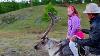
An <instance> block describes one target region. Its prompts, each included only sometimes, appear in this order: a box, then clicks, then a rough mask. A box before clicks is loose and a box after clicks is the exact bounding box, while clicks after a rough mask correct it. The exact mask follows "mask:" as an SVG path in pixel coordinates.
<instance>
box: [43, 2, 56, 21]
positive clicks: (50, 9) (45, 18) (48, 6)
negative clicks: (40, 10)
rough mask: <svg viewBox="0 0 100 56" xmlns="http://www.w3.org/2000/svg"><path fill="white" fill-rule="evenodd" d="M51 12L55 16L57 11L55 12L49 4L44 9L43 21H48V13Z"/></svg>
mask: <svg viewBox="0 0 100 56" xmlns="http://www.w3.org/2000/svg"><path fill="white" fill-rule="evenodd" d="M49 12H51V13H53V14H54V15H57V11H56V10H55V8H54V7H53V5H52V4H51V3H49V4H48V5H47V6H46V7H45V13H44V15H43V17H42V20H43V21H49V16H48V13H49Z"/></svg>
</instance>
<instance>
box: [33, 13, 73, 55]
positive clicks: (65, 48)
mask: <svg viewBox="0 0 100 56" xmlns="http://www.w3.org/2000/svg"><path fill="white" fill-rule="evenodd" d="M48 15H49V16H50V18H51V23H50V25H49V26H48V29H47V30H46V31H45V32H44V34H43V35H42V36H41V41H40V42H38V43H37V45H35V46H34V48H35V49H36V50H42V49H45V50H47V51H48V53H49V56H73V53H72V51H71V50H70V48H69V40H64V41H57V40H54V39H50V38H49V37H47V34H48V33H49V32H50V30H51V29H52V28H53V26H54V25H55V23H57V21H58V20H59V19H60V18H59V17H57V16H55V15H53V13H48ZM60 43H63V44H60Z"/></svg>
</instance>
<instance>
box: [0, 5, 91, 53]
mask: <svg viewBox="0 0 100 56" xmlns="http://www.w3.org/2000/svg"><path fill="white" fill-rule="evenodd" d="M75 6H76V8H77V10H78V12H79V15H80V18H81V25H82V28H89V23H88V20H87V16H86V15H85V14H83V13H82V12H83V10H84V9H85V4H78V5H75ZM54 8H55V9H56V10H57V11H58V16H60V17H62V19H61V20H60V21H59V22H58V23H57V24H56V26H55V27H54V28H53V30H52V31H51V32H50V33H49V35H48V36H50V37H52V38H56V39H64V38H65V37H66V32H67V11H66V10H67V8H66V7H59V6H54ZM44 12H45V6H44V5H42V6H34V7H32V8H25V9H21V10H18V11H13V12H9V13H11V14H14V15H17V16H20V17H24V16H26V17H25V19H20V18H19V20H17V21H15V22H14V23H12V24H3V25H1V26H0V53H2V52H3V51H4V50H5V49H6V48H10V47H14V48H18V49H22V50H25V49H31V48H33V46H32V45H34V43H35V42H36V41H37V40H38V38H37V35H38V33H41V32H44V31H45V29H46V28H47V26H48V24H49V22H42V21H39V19H40V18H41V16H42V15H43V13H44ZM9 13H6V14H9ZM3 15H5V14H2V16H3ZM37 19H38V20H37Z"/></svg>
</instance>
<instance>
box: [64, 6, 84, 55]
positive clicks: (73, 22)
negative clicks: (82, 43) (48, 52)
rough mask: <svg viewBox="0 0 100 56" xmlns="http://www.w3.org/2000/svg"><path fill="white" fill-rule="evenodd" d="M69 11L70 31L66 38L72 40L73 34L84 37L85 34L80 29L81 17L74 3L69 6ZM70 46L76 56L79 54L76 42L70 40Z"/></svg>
mask: <svg viewBox="0 0 100 56" xmlns="http://www.w3.org/2000/svg"><path fill="white" fill-rule="evenodd" d="M67 11H68V32H67V37H66V38H67V39H69V40H70V39H71V38H72V37H73V36H78V37H79V38H81V37H82V39H83V37H84V35H83V33H82V32H81V31H80V30H79V29H80V27H81V25H80V18H79V16H78V12H77V10H76V8H75V7H74V6H73V5H71V6H69V7H68V9H67ZM69 47H70V49H71V51H72V52H73V54H74V56H79V54H78V49H77V47H76V43H75V42H73V41H71V40H70V42H69Z"/></svg>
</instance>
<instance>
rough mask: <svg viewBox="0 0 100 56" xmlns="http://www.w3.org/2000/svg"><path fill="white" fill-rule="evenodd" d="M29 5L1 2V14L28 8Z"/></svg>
mask: <svg viewBox="0 0 100 56" xmlns="http://www.w3.org/2000/svg"><path fill="white" fill-rule="evenodd" d="M28 6H29V5H28V3H17V2H1V3H0V14H2V13H6V12H10V11H15V10H18V9H21V8H25V7H28Z"/></svg>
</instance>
